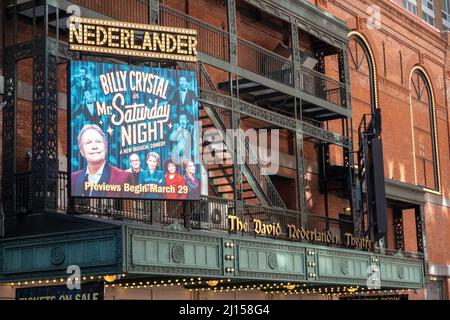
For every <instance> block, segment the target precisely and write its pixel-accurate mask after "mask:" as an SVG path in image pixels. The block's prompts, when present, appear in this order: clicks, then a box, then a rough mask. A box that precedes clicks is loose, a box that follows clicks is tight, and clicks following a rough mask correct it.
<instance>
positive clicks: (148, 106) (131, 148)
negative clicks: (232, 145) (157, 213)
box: [69, 61, 200, 200]
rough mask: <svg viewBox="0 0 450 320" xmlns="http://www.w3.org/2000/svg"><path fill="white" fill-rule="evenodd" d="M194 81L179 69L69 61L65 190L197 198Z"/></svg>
mask: <svg viewBox="0 0 450 320" xmlns="http://www.w3.org/2000/svg"><path fill="white" fill-rule="evenodd" d="M197 86H198V84H197V78H196V74H195V72H192V71H187V70H174V69H166V68H151V67H142V66H133V65H121V64H109V63H96V62H90V61H71V62H70V74H69V87H70V88H69V90H70V130H71V132H70V146H69V148H70V166H69V167H70V173H71V195H72V196H75V197H107V198H110V197H111V198H143V199H175V200H185V199H199V198H200V166H199V163H200V161H199V132H198V128H197V126H196V124H197V121H198V98H197V89H198V87H197ZM83 130H84V132H83V134H82V135H80V132H82V131H83ZM102 136H103V139H104V140H105V141H104V142H102V139H101V137H102ZM80 137H81V139H80V140H79V138H80ZM92 139H93V140H92ZM95 139H97V140H99V141H96V140H95ZM91 140H92V141H91ZM96 143H101V144H102V146H100V147H99V146H98V145H96V147H95V148H93V149H91V147H92V146H93V145H95V144H96ZM80 148H81V149H80ZM103 149H104V153H103V154H101V151H99V150H103ZM83 151H84V152H83ZM150 153H152V154H150ZM154 153H156V154H157V156H155V155H154ZM132 154H133V156H132V157H130V156H131V155H132ZM103 156H104V162H103V165H102V166H100V165H101V164H102V162H98V161H99V157H103ZM136 158H138V160H137V159H136ZM157 158H159V159H157ZM89 159H90V160H89ZM92 159H94V160H92ZM149 160H150V162H152V161H153V162H155V161H156V162H157V165H156V169H155V168H154V167H151V164H150V166H149V165H148V161H149ZM170 160H171V161H172V162H173V164H174V165H175V173H174V172H173V170H174V169H172V171H169V170H168V169H169V167H172V168H173V166H171V165H170V164H169V162H170ZM131 162H134V163H135V164H136V163H138V162H140V165H139V166H138V167H136V166H135V167H134V169H133V168H132V163H131ZM96 165H97V166H96ZM99 167H100V169H99ZM96 169H99V170H98V171H97V170H96ZM188 173H189V174H188Z"/></svg>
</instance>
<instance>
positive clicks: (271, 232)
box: [227, 215, 375, 250]
mask: <svg viewBox="0 0 450 320" xmlns="http://www.w3.org/2000/svg"><path fill="white" fill-rule="evenodd" d="M227 220H228V229H229V231H230V232H232V233H236V232H247V233H249V232H252V231H253V232H254V233H255V234H256V235H258V236H267V237H273V238H280V237H283V238H287V239H289V240H294V241H310V242H317V243H322V244H326V245H345V246H347V247H353V248H356V249H364V250H373V249H374V248H375V242H374V241H371V240H369V239H368V238H360V237H355V236H353V234H351V233H345V234H344V235H343V238H341V235H338V234H333V233H332V232H331V231H330V230H328V231H325V232H322V231H317V230H316V229H314V230H307V229H305V228H304V227H301V226H296V225H293V224H288V225H287V226H286V227H287V228H286V229H284V230H283V229H282V227H281V225H280V223H269V224H268V223H264V222H263V221H261V220H259V219H253V220H251V222H250V223H248V222H246V221H243V220H241V219H240V218H239V217H238V216H234V215H229V216H227Z"/></svg>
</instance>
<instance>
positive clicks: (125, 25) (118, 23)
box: [70, 16, 197, 35]
mask: <svg viewBox="0 0 450 320" xmlns="http://www.w3.org/2000/svg"><path fill="white" fill-rule="evenodd" d="M70 22H71V24H72V25H73V23H76V22H84V23H90V24H98V25H105V26H113V27H121V28H132V29H144V30H150V31H164V32H173V33H184V34H192V35H194V34H197V30H196V29H183V28H175V27H166V26H159V25H149V24H142V23H132V22H121V21H113V20H100V19H93V18H82V17H77V16H72V17H71V20H70Z"/></svg>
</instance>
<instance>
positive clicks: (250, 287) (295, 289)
mask: <svg viewBox="0 0 450 320" xmlns="http://www.w3.org/2000/svg"><path fill="white" fill-rule="evenodd" d="M119 276H121V277H125V276H126V275H125V274H121V275H119ZM117 278H118V276H116V275H103V276H93V275H91V276H83V277H81V279H82V280H84V281H89V280H100V279H104V280H105V281H106V282H114V281H115V280H116V279H117ZM75 280H78V279H75ZM65 281H66V279H64V278H59V279H45V280H31V281H22V282H21V281H18V282H12V283H11V286H21V285H34V284H56V283H58V282H59V283H63V282H65ZM230 282H231V279H226V280H225V279H220V280H202V278H182V279H174V280H172V279H169V280H159V281H135V282H126V283H117V284H116V283H112V284H105V287H106V288H108V287H111V288H124V289H135V288H137V289H140V288H153V287H158V288H159V287H174V286H188V285H191V286H195V285H208V287H206V288H190V289H189V291H191V292H192V291H196V292H199V291H214V292H230V291H231V292H235V291H261V290H264V292H265V293H282V294H285V295H286V294H301V295H304V294H306V295H308V294H309V295H316V294H321V295H323V296H325V295H329V296H330V295H339V296H340V295H347V294H348V295H353V294H359V293H367V294H380V293H394V292H395V293H398V292H401V293H405V292H411V291H413V290H412V289H400V290H370V289H366V288H364V287H360V286H356V287H353V286H351V287H346V286H343V287H330V288H307V285H306V284H293V283H290V282H287V283H284V282H282V283H264V284H247V285H235V284H231V283H230ZM219 284H220V286H218V285H219ZM286 290H287V291H286Z"/></svg>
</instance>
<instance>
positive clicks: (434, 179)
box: [409, 67, 440, 191]
mask: <svg viewBox="0 0 450 320" xmlns="http://www.w3.org/2000/svg"><path fill="white" fill-rule="evenodd" d="M409 88H410V94H411V101H410V103H411V105H410V108H411V118H412V123H411V124H412V135H413V144H414V146H413V152H414V173H415V179H416V184H417V185H420V186H423V187H426V188H428V189H432V190H436V191H440V179H439V163H438V159H439V155H438V149H437V138H436V118H435V112H434V99H433V90H432V87H431V84H430V81H429V77H428V76H427V74H426V72H425V71H424V70H423V69H422V68H420V67H415V68H414V69H413V70H412V72H411V77H410V82H409Z"/></svg>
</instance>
